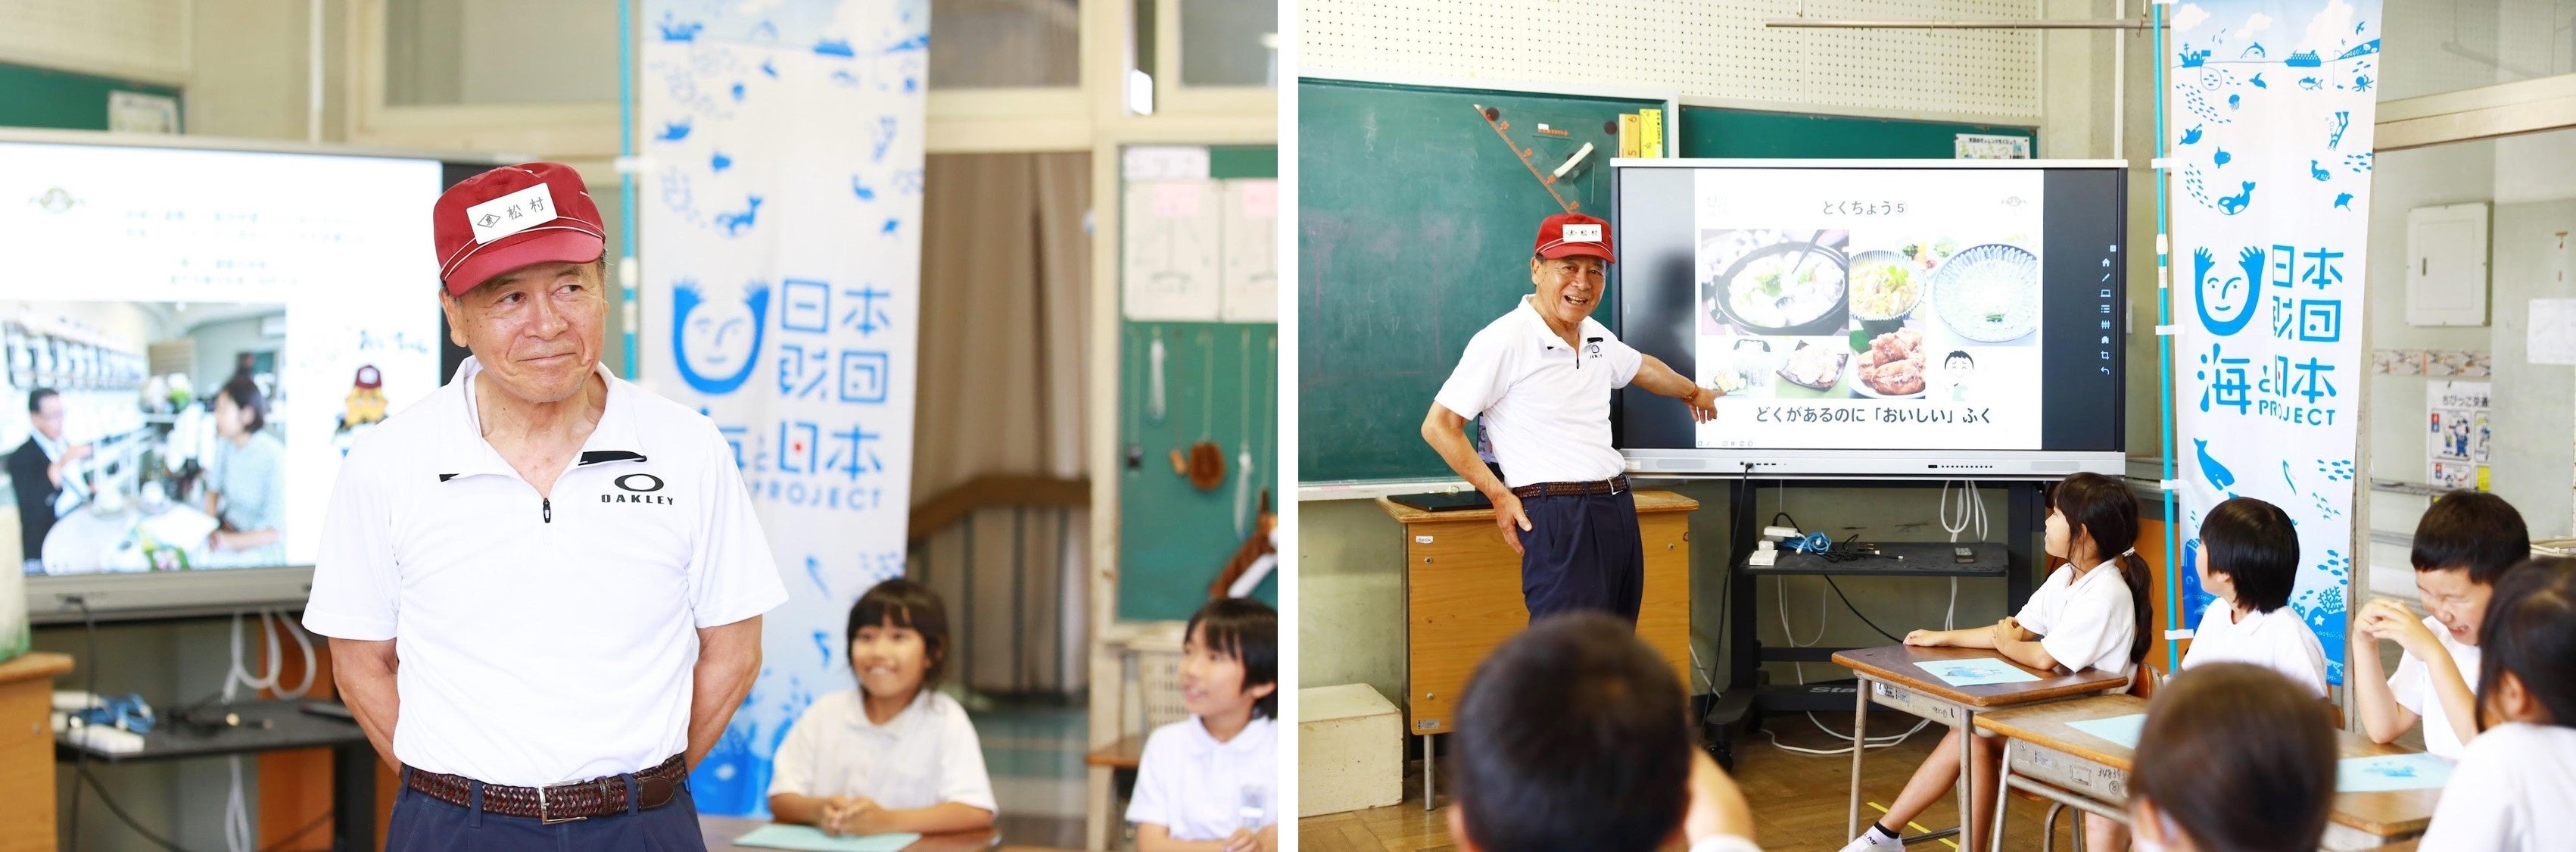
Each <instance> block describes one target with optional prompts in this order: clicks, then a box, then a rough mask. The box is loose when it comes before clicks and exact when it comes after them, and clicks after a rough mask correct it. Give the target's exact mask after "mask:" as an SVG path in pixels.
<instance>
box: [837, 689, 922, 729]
mask: <svg viewBox="0 0 2576 852" xmlns="http://www.w3.org/2000/svg"><path fill="white" fill-rule="evenodd" d="M934 694H936V692H935V691H934V690H932V689H931V688H930V687H928V686H923V687H922V688H921V691H919V692H915V693H913V694H912V703H910V704H906V705H903V709H901V710H897V711H895V714H894V718H892V719H887V720H886V723H885V724H883V725H879V724H877V723H876V721H875V720H873V719H869V718H868V691H867V690H866V689H864V688H858V689H852V690H851V691H850V695H851V696H852V697H853V698H854V699H855V700H854V701H852V702H851V704H850V718H849V723H850V728H851V729H852V730H857V731H884V732H886V733H890V734H896V733H901V732H903V731H904V730H906V729H909V728H911V727H912V725H913V720H915V719H919V718H921V717H923V716H925V715H928V714H929V713H930V697H931V696H932V695H934Z"/></svg>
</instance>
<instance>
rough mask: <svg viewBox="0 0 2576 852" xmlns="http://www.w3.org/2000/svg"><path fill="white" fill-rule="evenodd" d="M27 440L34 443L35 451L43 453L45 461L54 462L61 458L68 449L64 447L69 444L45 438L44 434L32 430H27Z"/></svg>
mask: <svg viewBox="0 0 2576 852" xmlns="http://www.w3.org/2000/svg"><path fill="white" fill-rule="evenodd" d="M27 439H28V440H30V441H34V442H36V449H39V450H43V451H45V460H46V461H56V460H59V459H61V458H62V457H63V451H64V450H66V449H69V447H68V446H66V444H68V443H69V442H67V441H57V440H54V439H52V438H47V437H45V433H43V432H38V431H36V430H33V429H29V430H27Z"/></svg>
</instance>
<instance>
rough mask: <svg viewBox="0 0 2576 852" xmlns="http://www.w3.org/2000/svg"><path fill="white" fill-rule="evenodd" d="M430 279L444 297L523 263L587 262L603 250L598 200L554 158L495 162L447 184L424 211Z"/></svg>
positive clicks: (605, 234) (604, 238) (605, 233)
mask: <svg viewBox="0 0 2576 852" xmlns="http://www.w3.org/2000/svg"><path fill="white" fill-rule="evenodd" d="M429 215H430V220H431V226H432V232H433V233H434V234H435V235H436V237H437V239H438V280H439V283H441V284H444V285H446V287H447V292H448V294H449V295H452V296H462V295H465V293H466V291H469V290H472V289H474V288H475V287H477V286H481V285H482V283H483V282H485V281H488V280H491V278H492V276H495V275H499V274H501V273H504V272H508V271H510V270H513V269H517V268H519V267H522V266H526V265H528V264H531V263H548V262H560V263H589V262H591V261H594V260H598V259H599V258H600V255H601V254H602V253H603V252H605V251H607V249H608V231H607V229H605V228H602V227H600V224H599V205H598V204H597V203H595V202H593V201H591V200H590V191H589V189H588V188H586V187H584V186H583V185H582V183H581V174H580V173H579V172H575V171H573V170H572V167H571V166H567V165H564V164H562V163H522V164H519V165H515V166H503V167H501V168H497V169H493V170H491V171H488V172H484V173H482V174H479V175H475V176H473V177H470V178H466V179H465V180H464V181H463V182H461V183H458V184H457V185H455V186H452V187H448V189H447V192H446V194H443V195H440V196H439V197H438V204H437V205H435V206H433V207H431V208H430V214H429Z"/></svg>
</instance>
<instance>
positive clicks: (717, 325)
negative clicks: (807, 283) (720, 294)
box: [671, 281, 769, 396]
mask: <svg viewBox="0 0 2576 852" xmlns="http://www.w3.org/2000/svg"><path fill="white" fill-rule="evenodd" d="M768 317H769V285H767V284H757V283H755V284H751V285H747V286H745V287H744V288H743V294H742V299H740V300H739V301H735V300H719V301H714V302H709V301H706V297H705V294H703V293H701V292H699V290H698V285H697V282H695V281H681V282H679V283H677V284H674V285H672V287H671V353H672V354H673V355H674V356H676V357H674V358H673V359H672V360H674V361H677V362H679V366H680V380H681V381H683V382H686V383H688V385H689V387H690V389H692V390H695V391H697V392H699V393H702V394H708V395H711V396H713V395H722V394H728V393H732V392H734V389H736V388H739V387H742V383H743V381H744V380H746V379H749V378H751V369H752V368H753V367H755V366H758V365H759V363H760V341H761V338H762V337H764V336H765V334H764V331H765V330H766V328H767V322H766V320H767V319H768Z"/></svg>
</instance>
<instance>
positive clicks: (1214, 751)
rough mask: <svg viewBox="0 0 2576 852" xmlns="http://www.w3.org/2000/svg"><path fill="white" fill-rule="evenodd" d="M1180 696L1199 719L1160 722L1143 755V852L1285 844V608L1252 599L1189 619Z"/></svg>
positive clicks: (1236, 850)
mask: <svg viewBox="0 0 2576 852" xmlns="http://www.w3.org/2000/svg"><path fill="white" fill-rule="evenodd" d="M1188 631H1189V632H1188V634H1187V635H1188V637H1189V638H1188V639H1187V640H1186V642H1185V644H1184V645H1183V646H1182V649H1181V650H1182V654H1183V655H1184V656H1183V657H1182V659H1181V703H1182V704H1183V705H1184V706H1187V707H1188V708H1189V710H1190V718H1187V719H1183V720H1180V721H1178V722H1173V723H1171V724H1169V725H1164V726H1162V727H1160V728H1156V729H1154V734H1153V736H1150V737H1147V738H1146V739H1145V754H1144V756H1143V757H1141V758H1139V759H1138V760H1137V766H1136V798H1135V800H1134V801H1133V802H1130V803H1129V804H1128V806H1127V821H1128V822H1132V823H1135V824H1136V848H1137V850H1138V852H1276V850H1277V849H1278V848H1279V733H1278V727H1279V726H1278V723H1277V721H1276V719H1277V717H1278V713H1279V697H1278V695H1277V693H1278V691H1279V613H1278V612H1277V611H1274V610H1272V609H1271V608H1270V607H1269V606H1267V605H1264V604H1262V603H1261V602H1260V601H1256V600H1252V599H1249V598H1222V599H1219V600H1213V601H1209V602H1208V603H1207V605H1206V606H1202V607H1200V608H1199V611H1198V613H1197V614H1195V615H1192V616H1190V623H1189V627H1188Z"/></svg>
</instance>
